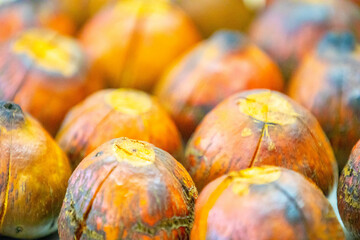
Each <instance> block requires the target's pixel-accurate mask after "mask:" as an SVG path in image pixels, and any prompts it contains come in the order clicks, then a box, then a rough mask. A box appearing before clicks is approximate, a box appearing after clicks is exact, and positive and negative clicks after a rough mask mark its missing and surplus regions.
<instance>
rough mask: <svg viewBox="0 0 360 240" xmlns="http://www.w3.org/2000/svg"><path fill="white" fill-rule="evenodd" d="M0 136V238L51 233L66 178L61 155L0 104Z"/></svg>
mask: <svg viewBox="0 0 360 240" xmlns="http://www.w3.org/2000/svg"><path fill="white" fill-rule="evenodd" d="M0 133H1V134H0V143H1V144H0V152H1V154H0V235H2V236H9V237H14V238H19V239H28V238H39V237H42V236H45V235H48V234H50V233H51V232H54V231H55V230H56V227H57V224H56V220H57V216H58V214H59V211H60V208H61V203H62V201H63V198H64V196H65V192H66V187H67V181H68V179H69V178H70V175H71V168H70V164H69V161H68V159H67V157H66V155H65V153H64V152H63V151H62V150H61V149H60V147H59V146H58V145H57V144H56V143H55V141H54V140H53V139H52V138H51V136H50V135H49V134H48V133H47V132H46V131H45V130H44V129H43V128H42V127H41V125H40V124H39V123H38V122H37V121H36V120H35V119H33V118H32V117H30V116H29V115H27V114H24V113H23V112H22V110H21V108H20V107H19V106H18V105H16V104H14V103H12V102H6V101H0ZM0 238H1V239H2V237H0Z"/></svg>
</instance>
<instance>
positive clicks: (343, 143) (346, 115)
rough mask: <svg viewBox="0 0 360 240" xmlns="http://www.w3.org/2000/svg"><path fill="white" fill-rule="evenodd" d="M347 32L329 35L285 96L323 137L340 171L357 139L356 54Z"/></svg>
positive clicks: (359, 82)
mask: <svg viewBox="0 0 360 240" xmlns="http://www.w3.org/2000/svg"><path fill="white" fill-rule="evenodd" d="M358 48H359V46H357V45H356V41H355V38H354V37H353V35H351V34H349V33H340V34H337V33H329V34H327V35H326V36H325V37H324V39H323V40H322V41H321V42H320V44H319V45H318V47H317V49H315V51H314V52H312V53H311V54H309V55H308V56H307V57H306V58H305V59H304V60H303V62H302V63H301V65H300V67H299V68H298V70H297V72H296V74H295V75H294V77H293V78H292V80H291V81H290V88H289V89H290V90H289V95H290V97H292V98H293V99H295V101H297V102H298V103H300V104H301V105H303V106H304V107H306V108H307V109H309V110H310V111H311V112H312V113H313V114H314V115H315V117H316V118H317V120H318V121H319V123H320V124H321V126H322V127H323V129H324V131H325V133H326V134H327V136H328V138H329V140H330V142H331V145H332V147H333V149H334V152H335V157H336V159H337V162H338V164H339V170H341V169H342V168H343V167H344V166H345V164H346V162H347V160H348V157H349V155H350V152H351V148H352V146H354V145H355V143H356V142H357V140H358V139H359V138H360V129H359V125H360V119H359V117H358V116H359V114H360V79H359V77H358V76H360V52H359V51H358Z"/></svg>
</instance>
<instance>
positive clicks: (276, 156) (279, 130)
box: [183, 90, 337, 194]
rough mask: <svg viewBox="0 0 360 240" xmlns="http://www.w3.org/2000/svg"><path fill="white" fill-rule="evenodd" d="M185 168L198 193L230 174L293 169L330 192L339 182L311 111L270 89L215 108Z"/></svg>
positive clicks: (189, 150)
mask: <svg viewBox="0 0 360 240" xmlns="http://www.w3.org/2000/svg"><path fill="white" fill-rule="evenodd" d="M185 154H186V156H185V161H184V162H183V165H184V166H185V168H186V169H187V170H188V171H189V173H190V175H191V176H192V178H193V180H194V182H195V184H196V186H197V188H198V190H199V191H200V190H201V189H202V188H203V187H204V186H205V185H206V184H207V183H209V182H210V181H212V180H214V179H215V178H217V177H220V176H221V175H223V174H226V173H228V172H230V171H236V170H241V169H245V168H249V167H255V166H262V165H275V166H280V167H284V168H288V169H292V170H295V171H297V172H299V173H301V174H303V175H304V176H306V177H307V178H309V179H311V180H312V181H314V182H315V183H316V184H317V185H318V186H319V187H320V188H321V190H322V191H323V192H324V193H325V194H328V193H329V192H330V190H331V189H332V188H333V186H334V183H335V181H336V180H337V165H336V161H335V157H334V154H333V151H332V149H331V146H330V144H329V142H328V140H327V138H326V136H325V134H324V132H323V130H322V129H321V127H320V125H319V123H318V122H317V121H316V119H315V117H313V116H312V115H311V114H310V112H308V111H307V110H306V109H304V108H302V107H301V106H300V105H298V104H297V103H295V102H294V101H292V100H291V99H290V98H288V97H286V96H285V95H283V94H281V93H279V92H276V91H270V90H252V91H244V92H241V93H239V94H235V95H232V96H231V97H229V98H227V99H226V100H224V101H223V102H222V103H220V104H219V105H218V106H217V107H216V108H214V109H213V110H212V111H211V112H210V113H209V114H208V115H206V116H205V118H204V120H203V121H202V122H201V123H200V125H199V126H198V128H197V129H196V131H195V133H194V134H193V136H192V137H191V139H190V141H189V143H188V145H187V148H186V153H185Z"/></svg>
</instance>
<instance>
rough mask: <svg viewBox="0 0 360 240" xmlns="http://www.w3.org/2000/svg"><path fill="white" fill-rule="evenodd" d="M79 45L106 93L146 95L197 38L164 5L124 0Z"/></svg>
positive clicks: (156, 0) (95, 21)
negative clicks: (129, 90)
mask: <svg viewBox="0 0 360 240" xmlns="http://www.w3.org/2000/svg"><path fill="white" fill-rule="evenodd" d="M80 39H81V42H82V44H83V45H84V47H85V50H86V52H87V53H88V55H89V57H90V59H91V61H92V62H93V63H94V65H95V67H96V68H98V69H101V70H102V71H103V72H104V74H105V76H106V77H107V80H108V85H109V86H110V87H132V88H139V89H142V90H147V91H150V90H151V89H152V88H153V86H154V84H155V83H156V81H157V80H158V78H159V76H160V74H161V73H162V71H163V70H164V69H165V67H166V66H167V65H168V64H169V62H170V61H172V60H173V59H174V58H175V57H177V56H179V55H180V54H182V53H183V52H184V51H186V50H188V49H189V48H190V47H192V46H193V45H194V44H195V43H196V42H197V41H198V40H199V39H200V37H199V35H198V32H197V30H196V29H195V27H194V25H193V23H192V22H191V20H190V19H189V18H188V17H187V16H186V15H185V13H183V12H182V11H181V10H180V9H179V8H177V7H176V6H174V5H172V4H171V3H169V2H167V1H166V0H147V1H144V0H132V1H129V0H124V1H120V2H118V3H117V4H116V5H114V6H109V7H108V8H105V9H104V10H103V11H101V12H100V13H99V14H97V15H96V16H95V17H94V18H92V19H91V20H90V21H89V22H88V23H87V24H86V25H85V27H84V29H83V31H82V34H81V36H80Z"/></svg>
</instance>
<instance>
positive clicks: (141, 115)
mask: <svg viewBox="0 0 360 240" xmlns="http://www.w3.org/2000/svg"><path fill="white" fill-rule="evenodd" d="M118 137H129V138H132V139H138V140H144V141H148V142H150V143H152V144H154V145H155V146H157V147H159V148H161V149H163V150H165V151H167V152H169V153H170V154H172V155H173V156H174V157H176V158H177V159H179V160H180V159H181V157H182V142H181V137H180V134H179V132H178V130H177V128H176V126H175V124H174V123H173V121H172V120H171V118H170V117H169V116H168V114H167V113H166V111H165V110H164V109H163V108H162V106H160V104H159V103H158V101H157V100H156V99H155V98H153V97H151V96H150V95H149V94H147V93H144V92H141V91H138V90H133V89H116V90H115V89H107V90H102V91H99V92H97V93H95V94H93V95H91V96H90V97H88V98H87V99H86V100H85V101H83V102H82V103H80V104H79V105H77V106H76V107H74V108H73V109H72V110H71V111H70V112H69V113H68V115H67V117H66V119H65V121H64V123H63V125H62V127H61V129H60V131H59V133H58V135H57V138H56V139H57V141H58V143H59V144H60V146H61V147H62V148H63V149H64V150H65V152H66V153H67V154H68V156H69V158H70V160H71V162H72V165H73V167H76V166H77V165H78V164H79V162H80V161H81V160H82V159H83V158H84V157H85V156H86V155H87V154H89V153H91V152H92V151H93V150H94V149H96V148H97V147H98V146H100V145H101V144H103V143H105V142H107V141H109V140H111V139H113V138H118Z"/></svg>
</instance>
